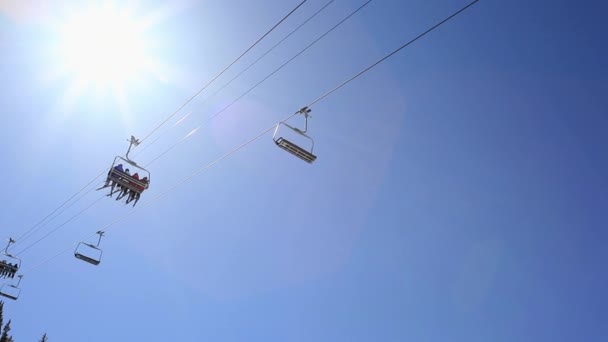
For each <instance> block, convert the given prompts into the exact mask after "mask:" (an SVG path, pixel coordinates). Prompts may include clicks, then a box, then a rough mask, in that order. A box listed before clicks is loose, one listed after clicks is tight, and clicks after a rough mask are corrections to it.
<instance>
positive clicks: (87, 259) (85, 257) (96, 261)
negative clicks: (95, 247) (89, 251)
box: [74, 253, 101, 266]
mask: <svg viewBox="0 0 608 342" xmlns="http://www.w3.org/2000/svg"><path fill="white" fill-rule="evenodd" d="M74 256H75V257H76V258H78V259H80V260H82V261H85V262H88V263H89V264H93V265H95V266H97V265H99V263H100V262H101V261H100V260H97V259H93V258H91V257H88V256H86V255H83V254H80V253H74Z"/></svg>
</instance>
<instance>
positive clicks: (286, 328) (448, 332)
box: [0, 0, 608, 342]
mask: <svg viewBox="0 0 608 342" xmlns="http://www.w3.org/2000/svg"><path fill="white" fill-rule="evenodd" d="M16 2H17V1H0V10H1V11H2V15H1V17H0V47H1V51H2V53H1V54H0V74H1V75H2V82H1V84H0V87H1V88H0V103H1V104H2V107H3V110H2V114H1V118H2V123H1V125H0V156H2V159H3V165H4V167H3V168H2V169H1V171H0V176H1V177H2V179H3V181H4V184H5V187H4V191H3V192H2V193H0V201H1V203H2V204H3V205H2V209H1V211H0V213H1V215H0V235H1V236H2V238H8V237H9V236H13V237H14V236H18V235H20V234H21V233H23V232H25V231H26V230H27V229H28V228H29V227H31V226H32V225H33V224H35V223H36V222H38V221H39V220H40V219H41V218H43V217H44V216H46V215H47V214H48V213H49V212H50V211H51V210H53V209H54V208H55V207H57V205H59V204H60V203H62V202H63V201H64V200H65V199H67V198H68V197H69V196H70V195H72V194H73V193H74V192H76V191H78V190H79V189H80V188H81V187H82V186H84V185H85V184H87V183H88V182H89V181H90V180H91V179H92V177H94V176H95V175H96V174H98V173H100V172H101V171H102V170H103V169H104V168H107V167H108V166H109V165H110V163H111V162H112V159H113V158H114V156H115V155H117V154H124V152H125V151H126V148H127V142H126V141H125V139H127V138H128V137H129V136H130V135H131V134H134V135H136V136H139V137H141V136H142V135H145V134H146V133H147V132H149V131H150V129H152V128H153V127H155V126H156V125H157V124H158V123H159V122H160V121H161V120H162V119H163V118H165V117H166V116H167V115H168V114H170V113H171V112H173V111H174V110H175V109H176V108H177V107H178V106H179V105H180V104H181V103H183V102H184V100H186V99H187V98H188V97H189V96H191V95H192V94H193V93H194V92H195V91H196V90H197V89H198V88H200V87H201V86H202V85H203V84H205V83H206V82H207V81H208V80H209V79H210V78H211V77H213V76H214V75H215V74H217V72H219V71H220V70H221V69H222V68H223V67H224V66H226V65H227V64H228V63H229V62H230V61H232V60H233V59H234V58H235V57H236V56H238V55H239V54H240V53H241V52H242V51H243V50H244V49H245V48H246V47H247V46H249V45H250V44H251V43H252V42H254V41H255V40H256V39H257V38H258V37H259V36H260V35H261V34H263V33H264V32H265V31H266V30H267V29H269V28H270V27H271V26H272V25H274V23H275V22H276V21H277V20H278V19H280V18H281V17H282V16H283V15H285V14H286V13H287V12H288V11H290V10H291V9H292V8H293V7H294V6H295V5H296V4H297V3H298V1H297V0H296V1H285V0H280V1H279V0H266V1H261V2H260V1H248V0H223V1H175V2H173V1H172V2H162V1H143V0H142V1H138V2H131V3H130V4H131V5H130V6H131V8H133V9H134V10H133V13H134V16H135V17H136V18H139V20H144V21H145V20H148V19H150V20H149V21H147V22H149V23H150V26H149V27H148V29H147V30H146V32H145V37H146V39H148V40H149V41H150V42H151V45H150V46H149V48H148V51H147V53H148V56H149V57H150V58H151V59H152V58H153V59H154V60H155V61H157V66H158V68H157V70H156V72H155V73H145V72H142V73H140V74H138V75H136V77H134V78H133V79H132V80H131V81H129V82H126V83H125V84H123V86H122V89H119V90H117V89H115V88H108V87H105V88H104V87H101V86H100V87H97V89H96V88H95V87H80V88H78V87H74V79H73V78H72V77H70V75H69V74H65V73H61V72H58V70H59V69H60V65H61V59H60V58H59V57H58V55H57V48H58V46H60V45H61V41H62V39H64V37H62V35H61V34H60V33H58V31H57V30H56V29H55V28H56V27H57V24H58V23H61V22H63V21H64V18H66V16H67V15H68V13H70V11H72V12H74V11H75V12H76V13H78V11H82V8H86V7H87V6H89V7H90V6H93V5H91V4H86V5H85V4H84V2H80V1H78V2H76V1H53V4H52V5H50V2H44V1H18V2H17V3H18V4H15V3H16ZM363 2H364V1H362V0H361V1H355V0H336V1H335V2H334V3H333V4H332V5H330V6H329V7H328V8H327V10H326V11H324V12H323V13H321V14H320V15H319V16H318V17H317V18H315V19H314V20H312V21H311V22H310V23H309V24H308V25H307V26H305V27H304V28H302V29H301V30H300V31H299V32H298V33H297V34H295V35H293V36H292V37H291V38H290V39H289V40H288V41H286V42H285V44H283V45H281V46H280V47H279V48H277V49H276V50H275V51H273V52H272V53H271V54H269V56H268V57H267V58H265V59H263V60H262V61H261V62H260V63H258V65H256V67H255V68H252V69H251V70H250V71H249V72H247V73H246V74H244V75H243V76H242V77H241V78H239V79H238V80H237V81H236V82H234V83H233V84H232V85H230V86H229V87H227V88H226V89H225V91H223V92H222V93H220V94H219V95H217V96H215V97H213V98H211V99H210V100H209V101H206V102H205V99H206V98H207V97H208V96H209V95H210V94H211V93H212V92H213V91H215V90H216V89H217V88H219V87H220V86H221V85H223V84H224V82H226V81H227V80H229V79H230V78H231V77H232V76H233V75H235V74H236V73H237V72H238V71H240V70H242V68H243V67H245V66H246V65H247V63H248V62H251V61H253V60H255V59H256V58H257V57H258V56H259V55H260V54H262V53H263V52H264V51H266V49H268V48H269V47H271V46H272V45H274V43H276V42H277V41H278V40H280V39H281V38H282V37H283V36H284V35H285V34H287V33H288V32H289V31H290V30H292V29H293V28H294V27H296V26H297V25H299V23H301V22H302V21H304V20H305V19H306V18H308V16H310V15H311V14H312V13H314V12H315V11H316V10H317V9H319V8H320V7H321V6H323V4H325V3H326V1H323V0H309V1H308V2H307V3H306V4H305V5H304V6H302V7H301V9H300V10H298V11H297V12H296V13H295V14H294V15H293V16H292V17H290V18H289V19H288V20H287V21H286V22H285V23H284V24H283V25H282V26H280V27H279V28H278V29H277V30H276V31H275V32H273V34H272V35H270V36H269V37H268V38H267V40H264V41H263V42H262V43H261V44H260V45H259V46H257V47H256V48H255V49H254V50H252V52H251V54H249V55H247V56H246V57H245V58H244V59H243V60H242V61H241V62H240V63H239V64H237V65H235V67H234V68H233V69H231V70H230V71H229V72H228V73H227V74H226V77H223V78H221V79H219V80H218V83H215V84H214V85H213V86H212V87H210V88H209V92H205V93H203V94H202V95H201V97H199V98H197V99H196V100H195V101H193V102H192V103H191V104H190V105H188V106H187V107H186V108H184V110H183V111H182V112H181V113H180V114H178V115H177V116H176V117H175V118H174V119H172V120H171V121H170V122H169V124H168V125H167V126H166V127H165V128H163V129H162V130H161V132H164V131H165V130H166V133H163V134H162V137H161V138H160V139H159V140H158V141H157V142H155V143H154V144H152V145H150V147H149V148H146V149H145V150H143V146H142V147H141V149H142V150H141V151H142V152H141V153H140V154H138V155H137V158H136V159H137V161H138V162H140V163H141V164H146V163H147V162H148V161H150V160H152V159H154V158H155V157H156V156H157V155H158V154H160V153H162V151H164V149H165V148H167V147H169V146H171V145H173V144H174V143H175V142H176V141H178V140H179V139H180V138H181V137H183V136H184V135H186V134H187V133H188V132H190V131H191V130H192V129H193V128H194V127H196V126H197V125H199V124H200V123H202V122H204V121H205V119H206V118H208V117H209V116H211V115H212V114H213V113H215V112H216V111H217V110H218V109H221V108H222V107H223V106H225V105H226V104H228V103H230V102H231V101H232V100H233V99H234V98H236V97H237V96H238V95H240V94H241V93H242V92H243V91H244V90H246V89H248V88H249V87H250V86H252V85H253V84H255V83H256V82H257V81H259V80H260V79H262V78H263V77H264V76H265V75H266V74H267V73H269V72H270V71H272V70H273V69H274V68H275V67H277V66H278V65H280V63H282V62H283V61H285V60H287V59H288V58H290V57H291V56H292V55H294V54H295V53H297V52H298V51H299V50H300V49H301V48H302V47H304V46H305V45H306V44H308V43H309V42H310V41H312V40H313V39H315V38H316V37H317V36H318V35H320V34H322V33H323V32H324V31H326V30H327V29H328V28H329V27H331V26H332V25H333V24H334V23H336V22H337V21H339V20H340V19H341V18H343V17H344V16H346V15H347V14H348V13H350V11H352V10H353V9H355V8H357V7H358V6H359V5H360V4H362V3H363ZM465 4H466V1H460V0H458V1H456V0H453V1H439V0H407V1H405V0H392V1H381V0H374V1H372V3H371V4H369V5H368V6H367V7H366V8H365V9H364V10H362V11H361V12H360V13H358V14H357V15H356V16H355V17H353V18H352V19H351V20H350V21H347V22H346V23H345V24H344V25H342V26H341V27H340V28H338V29H337V30H335V31H334V32H332V33H331V34H330V35H328V36H327V37H326V39H324V40H323V41H321V42H320V43H319V44H317V45H315V46H314V47H313V48H311V49H310V50H309V51H307V52H306V53H304V54H303V55H301V56H300V57H299V58H298V59H296V60H295V61H294V62H293V63H291V64H289V65H288V66H287V67H286V68H285V69H283V70H282V71H281V72H279V73H277V74H276V75H275V76H274V77H272V78H271V79H269V80H268V81H267V82H265V83H264V84H263V85H261V86H260V87H259V88H257V89H255V90H254V91H253V92H251V93H250V94H249V95H248V96H246V97H245V98H243V99H242V100H241V101H239V102H238V103H237V104H236V105H235V106H233V107H232V108H231V109H230V110H228V111H226V112H225V113H223V114H222V115H221V116H219V117H218V118H216V119H215V120H213V121H212V122H211V124H209V125H206V126H204V127H203V128H201V129H200V130H199V131H197V132H196V134H194V135H192V136H191V137H190V138H189V139H188V140H186V141H185V142H184V143H182V144H180V145H179V146H177V147H176V148H175V149H173V150H172V151H171V152H170V153H168V154H167V155H165V156H164V157H163V158H161V159H159V160H158V161H156V162H155V163H154V164H152V165H151V166H150V171H151V173H152V184H151V188H150V190H149V191H147V192H145V193H144V194H143V196H142V200H141V201H140V203H139V204H138V207H139V206H142V209H141V210H140V211H137V212H136V213H134V214H133V215H131V216H129V217H128V218H127V219H125V220H124V221H122V222H120V223H118V224H116V225H115V226H112V227H111V228H110V229H109V230H108V232H107V237H106V238H105V239H104V240H103V241H102V247H103V249H104V259H103V261H102V263H101V265H100V266H98V267H94V266H91V265H88V264H85V263H83V262H81V261H79V260H76V259H75V258H74V257H73V255H72V252H71V251H69V252H67V253H65V254H62V255H61V256H59V257H57V258H56V259H54V260H52V261H51V262H49V263H47V264H45V265H44V266H41V267H39V268H36V269H35V270H32V271H31V272H30V273H28V274H26V275H25V277H24V279H23V282H22V289H23V292H22V295H21V298H19V300H18V301H16V302H12V301H10V300H5V302H6V304H5V317H6V318H11V319H13V330H12V332H13V334H14V337H15V340H16V341H17V342H23V341H35V340H36V339H37V338H39V337H40V336H41V335H42V333H43V332H47V333H48V334H49V336H50V341H90V342H95V341H110V340H111V341H437V342H439V341H463V342H464V341H466V342H472V341H535V342H538V341H551V342H554V341H575V340H576V341H606V340H608V325H607V324H606V318H607V317H608V312H607V310H606V307H608V297H607V296H606V294H605V290H606V288H608V281H607V280H608V276H606V260H607V258H608V252H607V250H606V248H605V241H606V239H607V238H608V233H607V232H606V227H607V221H608V220H607V215H608V196H607V193H608V181H607V180H606V176H607V175H608V161H607V157H608V152H607V149H606V146H607V144H606V137H607V136H608V134H607V133H608V116H607V114H608V113H607V112H606V108H607V106H606V93H607V87H606V84H607V81H608V73H607V68H606V65H607V64H606V54H607V52H608V51H607V45H606V43H605V34H606V25H605V18H604V13H605V12H606V10H608V5H605V4H602V2H600V1H593V2H591V1H589V2H575V1H544V0H543V1H523V0H513V1H495V0H482V1H481V2H480V3H478V4H477V5H476V6H474V7H473V8H471V9H470V10H469V11H467V12H465V13H464V14H462V15H461V16H459V17H457V18H456V19H455V20H453V21H451V22H450V23H448V24H447V25H445V26H443V27H441V28H440V29H439V30H437V31H435V32H433V33H432V34H430V35H429V36H427V37H425V38H424V39H423V40H421V41H419V42H417V43H415V44H414V45H412V46H411V47H409V48H407V49H406V50H403V51H402V52H401V53H399V54H398V55H395V56H394V57H393V58H392V59H390V60H389V61H387V62H386V63H384V64H382V65H380V66H379V67H377V68H376V69H374V70H373V71H372V72H370V73H368V74H366V75H364V76H363V77H361V78H359V79H358V80H357V81H356V82H353V83H351V84H349V85H348V86H347V87H345V88H343V89H341V90H340V91H339V92H337V93H335V94H334V95H332V96H331V97H328V98H327V99H326V100H324V101H322V102H320V103H318V104H317V105H315V106H314V107H313V108H312V110H313V111H312V113H311V114H312V115H313V118H312V119H311V121H310V126H309V127H310V133H311V135H312V136H313V137H314V138H315V141H316V149H315V153H316V154H317V155H318V159H317V161H316V162H315V164H313V165H308V164H306V163H304V162H302V161H300V160H298V159H296V158H295V157H293V156H291V155H289V154H287V153H285V152H284V151H282V150H280V149H278V148H277V147H275V146H274V144H273V143H272V140H271V136H270V135H267V136H265V137H263V138H262V139H261V140H259V141H256V142H255V143H253V144H251V145H250V146H248V147H247V148H246V149H244V150H242V151H240V152H239V153H237V154H235V155H233V156H231V157H230V158H228V159H226V160H224V161H222V162H221V163H219V164H217V165H216V166H215V167H214V168H212V169H210V170H209V172H206V173H203V174H201V175H199V176H198V177H196V178H194V179H193V180H192V181H190V182H188V183H186V184H184V185H182V186H180V187H178V188H176V189H175V190H174V191H172V192H170V193H169V194H168V195H167V196H166V197H165V198H163V199H161V200H159V201H157V202H155V203H153V204H151V205H150V206H149V207H143V204H144V203H145V202H146V200H148V199H151V198H153V197H154V196H155V195H157V194H159V193H161V192H162V191H164V190H165V189H167V188H169V187H170V186H172V185H173V184H175V183H176V182H178V181H179V180H180V179H182V178H184V177H186V176H188V175H190V174H192V173H193V172H194V171H195V170H197V169H199V168H201V167H202V166H204V165H205V164H207V163H209V162H211V161H212V160H214V159H216V158H218V157H219V156H221V155H222V154H223V153H225V152H227V151H229V150H230V149H232V148H234V147H235V146H237V145H238V144H240V143H242V142H244V141H246V140H247V139H249V138H250V137H253V136H255V135H256V134H258V133H259V132H260V131H262V130H263V129H265V128H267V127H269V126H271V125H272V124H273V123H276V122H277V121H278V120H281V119H282V118H284V117H285V116H287V115H289V114H291V113H293V112H294V111H296V110H298V109H299V108H300V107H302V106H304V105H306V104H307V103H309V102H310V101H312V100H313V99H315V98H316V97H317V96H319V95H321V94H322V93H324V92H325V91H326V90H328V89H330V88H332V87H333V86H335V85H337V84H338V83H339V82H341V81H343V80H344V79H346V78H348V77H350V76H351V75H352V74H354V73H356V72H358V71H359V70H360V69H362V68H363V67H365V66H367V65H369V64H370V63H372V62H374V61H375V60H377V59H379V58H380V57H382V56H383V55H385V54H386V53H388V52H389V51H391V50H392V49H394V48H396V47H397V46H398V45H400V44H401V43H403V42H405V41H406V40H409V39H410V38H413V37H414V36H416V35H417V34H418V33H420V32H422V31H424V30H425V29H427V28H428V27H430V26H431V25H432V24H434V23H435V22H437V21H438V20H440V19H442V18H444V17H445V16H447V15H449V14H450V13H451V12H453V11H455V10H456V9H458V8H460V7H462V6H463V5H465ZM127 5H128V4H126V3H123V2H120V1H117V8H124V7H125V6H127ZM108 25H112V23H108ZM189 112H192V114H191V115H190V116H189V117H188V118H187V119H186V120H184V121H183V122H182V123H181V124H179V125H177V126H174V123H175V122H176V121H177V120H178V119H179V118H181V117H183V116H184V115H185V114H187V113H189ZM152 140H153V138H151V139H150V141H148V143H149V142H151V141H152ZM99 182H101V180H99V181H98V182H96V183H95V185H97V184H99ZM101 195H102V194H101V193H100V192H91V193H88V194H87V195H86V196H85V197H84V198H83V199H82V200H81V201H79V202H77V203H76V204H75V205H74V206H72V207H71V208H70V209H69V210H67V211H66V212H64V213H63V214H62V215H61V216H59V217H57V218H56V219H55V220H53V221H52V222H50V223H49V224H48V225H47V226H44V228H43V229H41V230H40V232H39V233H38V234H37V235H35V236H34V237H32V238H31V239H30V240H28V241H26V242H23V243H22V244H21V245H20V244H17V245H16V246H15V247H14V250H13V251H15V252H17V251H19V250H20V249H22V248H24V247H26V246H27V245H28V244H29V243H31V242H34V241H35V240H37V238H38V237H41V236H43V235H44V234H46V233H47V232H49V231H51V230H52V229H54V228H55V227H57V226H58V225H59V224H61V223H62V222H64V221H66V220H68V219H69V218H70V217H71V216H72V215H74V214H76V213H78V212H79V211H80V210H82V209H84V208H86V207H87V206H88V205H89V204H90V203H93V202H94V201H95V200H96V199H97V198H98V197H99V196H101ZM129 209H130V207H127V206H125V205H124V204H122V203H119V202H116V201H114V200H111V199H107V198H106V199H103V200H101V202H99V203H98V204H96V205H94V206H93V207H92V208H91V209H89V210H87V211H86V212H85V213H84V214H82V215H80V216H78V217H77V218H76V219H74V220H73V221H71V222H70V223H68V224H66V225H65V226H63V227H62V228H61V229H59V230H57V232H56V233H55V234H53V235H50V236H49V237H48V238H47V239H45V240H43V241H42V242H40V243H39V244H37V245H36V246H35V247H33V248H31V249H30V250H29V251H27V252H26V253H23V255H22V258H23V269H27V268H29V267H32V266H34V265H37V264H38V263H39V262H41V261H43V260H45V259H47V258H48V257H50V256H52V255H54V254H56V253H57V252H59V251H62V250H65V249H66V248H68V247H70V246H71V245H72V244H74V243H76V242H78V241H80V240H82V239H87V237H90V236H91V234H93V233H94V232H95V231H96V230H98V229H99V228H100V227H102V226H103V225H105V224H107V223H109V222H111V221H113V220H114V219H116V218H117V217H120V216H121V215H123V214H124V213H126V212H128V211H129Z"/></svg>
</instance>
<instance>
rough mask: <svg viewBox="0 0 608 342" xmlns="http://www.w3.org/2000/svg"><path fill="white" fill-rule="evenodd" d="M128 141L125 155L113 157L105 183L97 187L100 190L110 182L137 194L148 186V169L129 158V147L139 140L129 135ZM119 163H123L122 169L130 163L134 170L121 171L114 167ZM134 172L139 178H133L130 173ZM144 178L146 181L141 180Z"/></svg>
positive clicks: (135, 144)
mask: <svg viewBox="0 0 608 342" xmlns="http://www.w3.org/2000/svg"><path fill="white" fill-rule="evenodd" d="M128 141H129V142H130V144H129V149H128V150H127V153H126V155H125V157H121V156H116V157H115V158H114V161H113V162H112V166H111V167H110V171H109V172H108V176H107V178H106V184H105V185H104V186H102V187H101V188H98V189H97V190H101V189H104V188H107V187H109V186H110V183H111V182H112V183H115V184H118V185H119V186H121V187H122V188H126V189H129V190H130V191H133V192H134V193H137V194H138V195H139V194H141V193H142V192H144V191H145V190H147V189H148V188H149V186H150V172H149V171H148V170H146V169H145V168H143V167H141V166H139V165H138V164H137V163H136V162H134V161H133V160H131V159H130V158H129V153H130V152H131V148H132V147H133V146H137V145H139V140H137V139H135V137H133V136H131V140H128ZM119 164H124V165H125V166H123V168H124V169H127V168H128V167H126V165H130V167H133V168H135V170H134V172H131V174H129V173H126V172H124V171H122V172H121V171H119V170H117V169H115V167H116V166H117V165H119ZM135 173H137V174H139V175H140V179H139V180H138V179H135V178H133V176H132V175H133V174H135ZM144 178H146V179H147V181H143V179H144Z"/></svg>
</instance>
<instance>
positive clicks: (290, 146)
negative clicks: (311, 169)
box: [274, 137, 317, 163]
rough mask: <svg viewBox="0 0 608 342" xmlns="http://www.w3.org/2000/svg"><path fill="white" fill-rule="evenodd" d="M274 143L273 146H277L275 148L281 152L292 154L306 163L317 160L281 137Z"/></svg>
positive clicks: (309, 153)
mask: <svg viewBox="0 0 608 342" xmlns="http://www.w3.org/2000/svg"><path fill="white" fill-rule="evenodd" d="M274 142H275V144H277V146H279V147H280V148H282V149H283V150H285V151H287V152H289V153H291V154H293V155H294V156H296V157H298V158H300V159H302V160H304V161H305V162H307V163H312V162H314V161H315V160H316V159H317V156H315V155H314V154H312V153H311V152H308V151H306V150H305V149H303V148H301V147H300V146H298V145H296V144H294V143H292V142H291V141H289V140H287V139H285V138H283V137H279V138H278V139H276V140H275V141H274Z"/></svg>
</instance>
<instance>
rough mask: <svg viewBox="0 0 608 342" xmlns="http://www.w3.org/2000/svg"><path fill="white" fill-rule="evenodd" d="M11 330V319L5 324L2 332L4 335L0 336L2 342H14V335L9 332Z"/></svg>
mask: <svg viewBox="0 0 608 342" xmlns="http://www.w3.org/2000/svg"><path fill="white" fill-rule="evenodd" d="M9 331H11V321H10V320H9V321H8V323H6V325H5V326H4V331H3V332H2V335H1V336H0V342H13V337H12V336H10V335H9V334H8V332H9Z"/></svg>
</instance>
